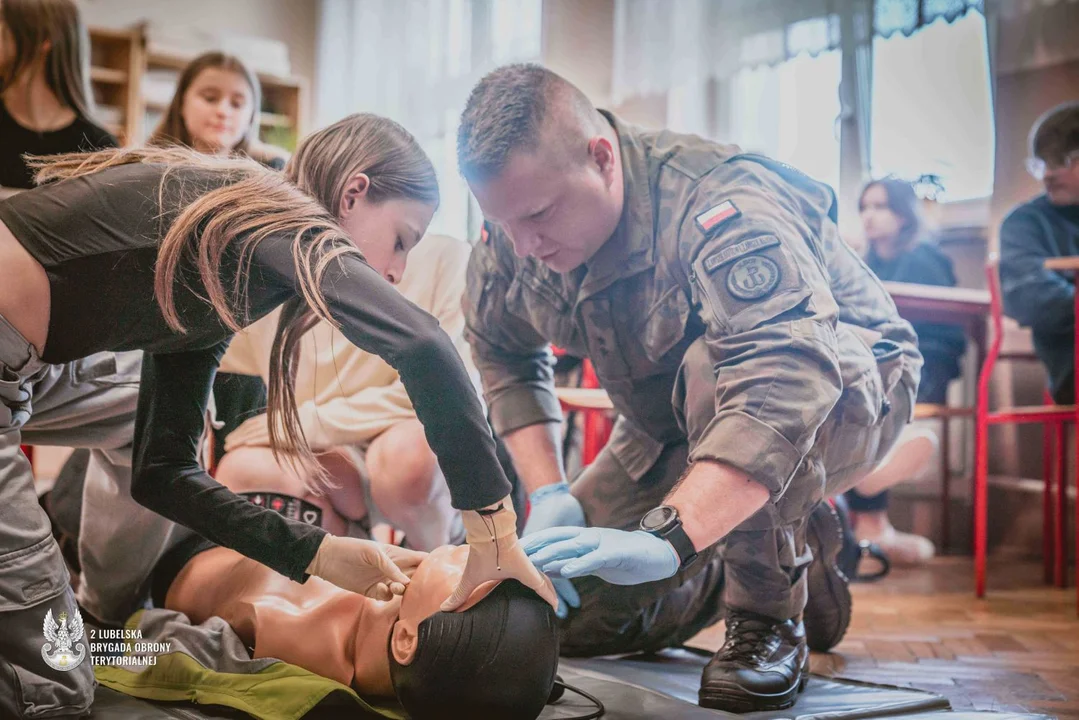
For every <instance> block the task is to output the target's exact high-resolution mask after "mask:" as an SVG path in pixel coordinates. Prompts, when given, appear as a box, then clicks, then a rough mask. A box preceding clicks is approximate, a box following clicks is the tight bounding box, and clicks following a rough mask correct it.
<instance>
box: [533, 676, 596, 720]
mask: <svg viewBox="0 0 1079 720" xmlns="http://www.w3.org/2000/svg"><path fill="white" fill-rule="evenodd" d="M554 684H555V686H554V689H553V690H552V691H551V696H552V699H551V700H548V701H547V704H548V705H550V704H551V703H553V702H555V701H556V700H558V699H560V698H561V697H562V692H559V690H561V691H566V690H572V691H573V692H575V693H577V694H578V695H580V696H581V697H583V698H584V699H585V700H588V701H590V702H592V703H593V704H594V705H595V706H596V709H595V710H593V711H592V712H590V713H589V714H587V715H571V716H569V717H566V718H560V719H559V720H594V718H598V717H603V715H604V714H605V713H606V712H607V708H605V707H603V703H602V702H600V700H599V698H597V697H596V696H595V695H592V694H591V693H588V692H585V691H584V690H581V689H580V688H578V687H574V686H573V685H570V684H569V683H567V682H565V681H563V680H562V679H561V678H558V679H557V680H555V683H554Z"/></svg>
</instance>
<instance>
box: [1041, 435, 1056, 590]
mask: <svg viewBox="0 0 1079 720" xmlns="http://www.w3.org/2000/svg"><path fill="white" fill-rule="evenodd" d="M1057 425H1058V423H1053V424H1051V425H1050V424H1046V425H1042V479H1043V480H1044V481H1045V485H1044V487H1043V488H1042V569H1043V571H1044V573H1045V584H1046V585H1048V584H1049V583H1051V582H1053V537H1052V535H1051V533H1050V531H1049V530H1050V528H1051V527H1053V474H1054V472H1055V469H1056V466H1055V464H1054V460H1055V459H1056V455H1055V454H1054V453H1053V439H1054V437H1055V435H1056V429H1057Z"/></svg>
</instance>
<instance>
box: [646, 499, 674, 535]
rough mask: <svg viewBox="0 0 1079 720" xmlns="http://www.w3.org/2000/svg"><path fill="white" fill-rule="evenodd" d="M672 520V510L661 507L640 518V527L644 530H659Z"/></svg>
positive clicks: (664, 506)
mask: <svg viewBox="0 0 1079 720" xmlns="http://www.w3.org/2000/svg"><path fill="white" fill-rule="evenodd" d="M673 518H674V508H672V507H668V506H667V505H661V506H659V507H658V508H655V509H654V510H649V511H648V514H647V515H645V516H644V517H643V518H641V527H642V528H643V529H645V530H659V529H660V528H662V527H663V526H664V525H666V524H667V523H668V522H670V521H671V520H672V519H673Z"/></svg>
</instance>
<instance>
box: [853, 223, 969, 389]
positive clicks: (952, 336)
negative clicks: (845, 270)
mask: <svg viewBox="0 0 1079 720" xmlns="http://www.w3.org/2000/svg"><path fill="white" fill-rule="evenodd" d="M866 264H868V265H869V267H870V269H871V270H873V272H875V273H876V274H877V277H879V278H880V279H881V280H885V281H893V282H907V283H919V284H921V285H941V286H945V287H955V285H956V279H955V271H954V270H953V269H952V261H951V260H949V259H948V256H947V255H945V254H944V253H943V252H941V250H940V248H938V247H937V246H936V245H934V244H933V243H931V242H927V241H923V242H918V243H916V244H914V245H912V246H911V247H910V248H909V249H908V250H907V251H906V252H904V253H903V254H901V255H900V256H899V257H897V258H895V259H894V260H883V259H881V258H880V257H878V256H877V255H876V253H874V252H873V250H872V249H870V251H869V255H868V257H866ZM914 331H915V332H916V333H918V349H919V350H921V351H922V357H924V358H925V364H924V365H923V366H922V382H921V384H920V385H919V386H918V402H927V403H943V402H944V400H945V395H946V394H947V390H948V383H949V382H951V381H952V380H954V379H955V378H957V377H959V359H960V358H962V357H963V352H964V351H965V350H966V347H967V340H966V336H964V335H963V331H962V329H960V328H958V327H956V326H955V325H943V324H940V323H915V324H914Z"/></svg>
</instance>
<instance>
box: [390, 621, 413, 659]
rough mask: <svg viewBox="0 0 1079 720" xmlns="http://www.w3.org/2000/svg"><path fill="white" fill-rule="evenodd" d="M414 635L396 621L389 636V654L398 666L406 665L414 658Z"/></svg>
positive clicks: (401, 623)
mask: <svg viewBox="0 0 1079 720" xmlns="http://www.w3.org/2000/svg"><path fill="white" fill-rule="evenodd" d="M416 639H417V638H416V633H415V632H413V631H412V629H410V628H409V627H408V626H407V625H406V624H405V623H403V622H401V621H400V620H398V621H397V622H395V623H394V624H393V631H392V632H391V634H390V652H392V653H393V659H394V660H396V661H397V664H398V665H408V664H409V663H411V662H412V658H414V657H416Z"/></svg>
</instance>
